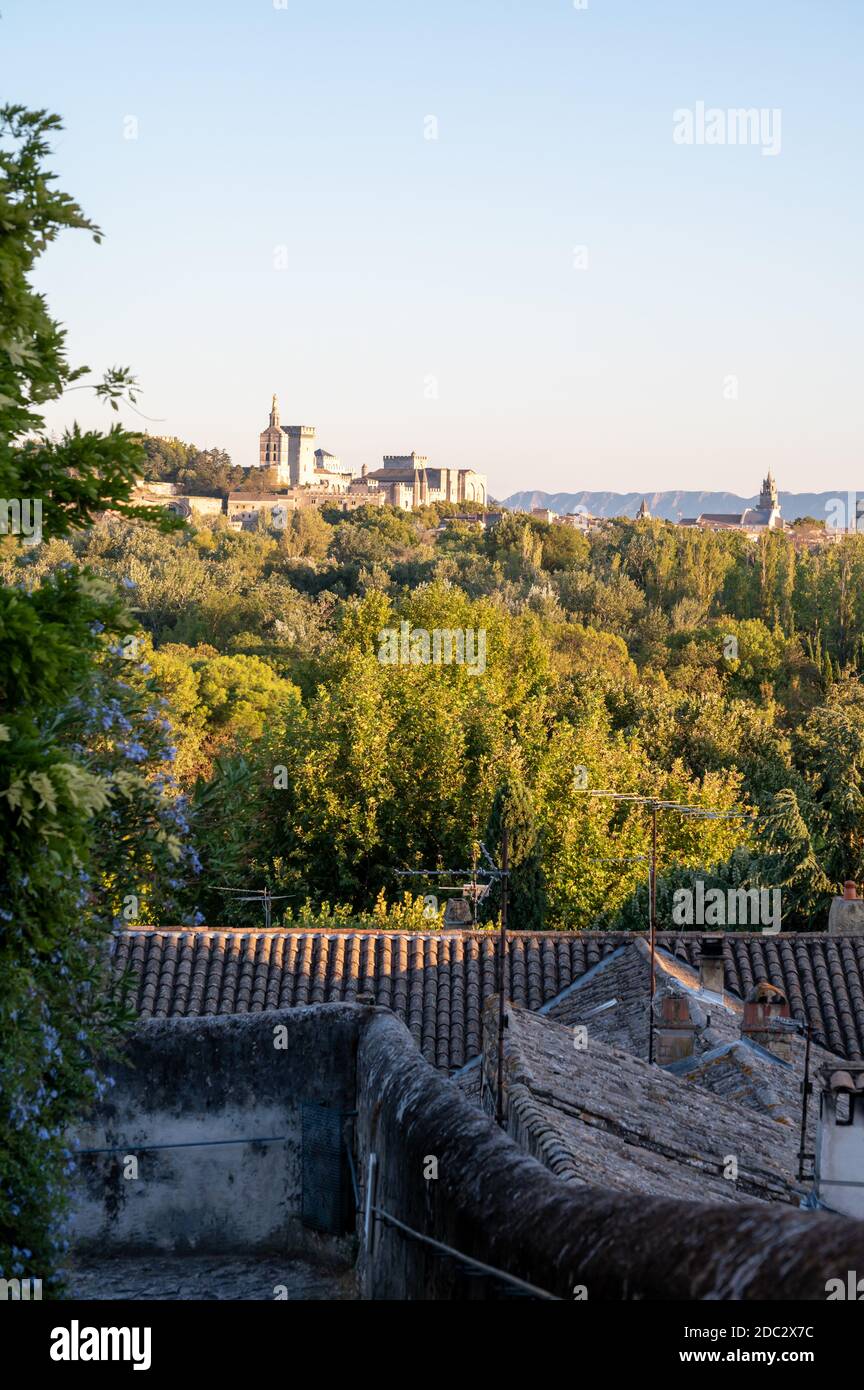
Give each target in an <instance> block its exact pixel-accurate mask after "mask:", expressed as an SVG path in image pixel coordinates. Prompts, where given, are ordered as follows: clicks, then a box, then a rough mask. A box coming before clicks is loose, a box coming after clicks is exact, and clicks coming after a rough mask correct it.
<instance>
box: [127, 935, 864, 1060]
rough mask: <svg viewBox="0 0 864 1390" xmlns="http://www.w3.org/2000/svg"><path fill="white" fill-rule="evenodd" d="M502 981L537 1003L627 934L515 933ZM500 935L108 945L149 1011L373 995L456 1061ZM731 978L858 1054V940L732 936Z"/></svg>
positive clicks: (192, 1011)
mask: <svg viewBox="0 0 864 1390" xmlns="http://www.w3.org/2000/svg"><path fill="white" fill-rule="evenodd" d="M509 939H510V960H509V970H508V979H507V980H506V981H505V988H506V990H507V993H508V995H509V997H510V998H511V999H513V1001H514V1003H516V1004H520V1005H522V1006H523V1007H525V1008H528V1009H539V1008H540V1007H541V1005H543V1004H545V1003H547V1002H548V1001H549V1000H550V999H553V998H554V997H555V995H557V994H559V993H560V992H561V991H562V990H563V989H566V988H567V986H568V985H569V984H571V983H572V981H573V980H575V979H577V978H578V977H579V976H580V975H582V974H584V973H585V971H586V970H589V969H591V967H592V966H594V965H596V964H597V963H598V961H600V960H602V959H603V958H604V957H605V956H607V955H610V954H611V952H612V951H614V950H615V949H616V948H617V947H618V946H621V945H622V944H624V943H626V942H630V941H632V940H633V934H632V933H626V932H582V933H577V932H511V933H510V938H509ZM496 940H497V938H496V935H495V933H493V932H488V931H481V932H473V931H465V932H456V931H436V932H387V931H382V932H367V931H345V932H326V931H302V930H283V929H272V930H270V931H265V930H263V929H259V930H254V929H250V930H246V929H242V930H241V929H237V928H225V929H222V930H220V929H216V928H206V927H194V928H177V929H165V928H156V927H138V928H136V929H134V930H129V931H122V932H118V933H117V934H116V935H115V936H114V938H113V941H112V956H113V963H114V967H115V969H116V970H117V971H118V972H120V973H122V972H124V971H125V970H127V968H129V969H131V977H132V988H133V993H132V1000H133V1003H134V1004H135V1007H136V1008H137V1010H138V1012H139V1013H140V1014H141V1015H142V1017H145V1018H151V1017H155V1018H165V1017H168V1016H170V1015H175V1014H176V1015H181V1016H190V1015H199V1014H225V1013H249V1012H257V1011H259V1010H262V1009H275V1008H290V1007H292V1006H294V1005H298V1004H316V1003H329V1002H332V1001H337V1000H349V1001H350V1000H353V999H356V998H357V996H358V995H360V994H370V995H372V996H373V998H374V1002H375V1003H377V1004H384V1005H387V1007H388V1008H391V1009H393V1011H394V1012H395V1013H396V1014H398V1016H399V1017H400V1018H401V1019H402V1020H403V1021H404V1022H405V1023H406V1025H407V1026H408V1028H409V1029H410V1031H411V1033H412V1034H413V1036H414V1038H415V1040H416V1042H417V1044H418V1046H419V1047H420V1048H421V1049H422V1051H423V1053H424V1055H425V1056H426V1058H427V1059H428V1060H429V1061H430V1062H431V1063H433V1065H435V1066H438V1067H441V1068H443V1069H445V1070H448V1069H453V1068H456V1067H459V1066H462V1065H463V1064H464V1063H465V1062H467V1061H469V1060H470V1059H471V1058H472V1057H475V1056H476V1055H477V1054H478V1052H479V1051H480V1046H481V1011H482V1007H483V1000H484V999H485V998H486V997H487V996H488V995H489V994H492V993H494V992H495V989H496V980H495V951H496ZM657 940H658V944H660V945H662V946H663V947H664V948H665V949H666V950H667V951H671V952H672V953H674V954H676V955H678V956H680V957H681V959H684V960H686V961H688V962H689V963H690V964H691V965H693V966H698V964H699V959H700V954H701V934H699V933H671V932H663V933H658V937H657ZM725 959H726V987H727V989H731V990H733V991H734V992H735V993H736V994H738V995H739V996H740V997H742V998H743V997H744V996H745V995H746V993H747V991H748V990H749V989H750V988H751V986H752V985H754V984H756V983H758V981H760V980H769V981H770V982H771V983H772V984H776V985H779V986H780V988H781V989H782V990H783V991H784V992H785V994H786V996H787V998H788V999H789V1003H790V1005H791V1008H792V1012H793V1014H794V1015H795V1016H796V1017H798V1018H804V1017H805V1016H806V1017H808V1018H809V1019H810V1021H811V1023H812V1024H813V1027H814V1032H815V1037H816V1039H817V1041H818V1042H820V1043H822V1044H823V1045H824V1046H826V1047H827V1048H829V1049H830V1051H832V1052H835V1053H838V1054H839V1055H840V1056H843V1057H848V1058H850V1059H853V1060H858V1059H861V1058H864V937H860V936H859V937H853V936H847V937H843V936H830V937H829V936H827V935H825V934H824V933H806V934H805V933H781V934H779V935H777V936H762V935H757V934H755V933H754V934H751V933H744V932H741V933H738V932H736V933H729V934H728V935H727V936H726V940H725Z"/></svg>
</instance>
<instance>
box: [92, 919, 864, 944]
mask: <svg viewBox="0 0 864 1390" xmlns="http://www.w3.org/2000/svg"><path fill="white" fill-rule="evenodd" d="M145 932H146V933H150V934H151V935H158V934H160V933H161V934H162V935H165V936H167V935H170V934H172V933H175V932H176V933H194V932H200V933H202V934H206V933H207V932H222V933H225V934H230V935H237V936H249V935H250V934H251V935H256V936H292V935H293V936H306V935H309V936H380V937H400V936H419V937H423V938H424V940H425V939H429V940H433V941H441V940H443V939H444V938H445V937H465V938H468V937H476V938H478V939H479V940H481V941H490V940H497V937H498V928H497V927H441V928H427V929H426V930H423V929H422V928H417V927H284V926H271V927H265V926H263V925H261V926H257V927H232V926H207V925H203V924H199V925H198V926H185V927H184V926H161V925H160V926H154V925H152V924H150V923H145V922H141V923H138V924H136V925H134V926H133V925H131V924H130V925H129V926H123V927H115V928H114V929H113V930H112V935H113V936H139V935H141V934H143V933H145ZM507 936H508V939H509V938H510V937H514V936H518V937H519V938H520V939H521V938H523V937H530V938H531V939H534V938H537V939H538V940H547V941H573V940H577V941H621V942H627V941H648V940H649V933H648V932H647V931H622V930H618V931H593V930H586V931H581V930H578V929H574V930H572V931H571V930H569V929H565V930H561V931H530V930H527V929H526V930H522V929H520V928H519V927H511V928H510V929H509V930H508V932H507ZM706 936H722V937H723V938H724V939H726V938H728V939H729V940H730V941H762V942H764V943H765V944H766V945H767V944H770V942H772V941H784V942H786V941H860V940H861V936H860V934H856V933H852V932H848V933H831V934H830V935H829V933H828V932H827V931H808V932H803V931H784V932H771V933H768V934H766V933H765V932H761V931H730V930H728V929H724V928H722V927H705V928H704V929H703V930H702V931H677V930H671V929H670V930H669V931H658V932H657V937H656V939H657V941H662V942H663V944H664V945H666V944H668V942H670V941H678V940H682V939H683V940H684V941H701V940H702V939H703V938H704V937H706Z"/></svg>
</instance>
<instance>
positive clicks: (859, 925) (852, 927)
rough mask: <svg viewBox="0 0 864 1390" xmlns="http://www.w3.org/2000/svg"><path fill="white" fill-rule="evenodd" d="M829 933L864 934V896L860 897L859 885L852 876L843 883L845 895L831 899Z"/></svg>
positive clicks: (833, 934) (843, 934)
mask: <svg viewBox="0 0 864 1390" xmlns="http://www.w3.org/2000/svg"><path fill="white" fill-rule="evenodd" d="M828 934H829V936H864V898H859V897H858V887H857V885H856V883H855V882H854V880H853V879H851V878H847V880H846V882H845V883H844V884H843V896H842V897H836V898H832V899H831V910H830V911H829V913H828Z"/></svg>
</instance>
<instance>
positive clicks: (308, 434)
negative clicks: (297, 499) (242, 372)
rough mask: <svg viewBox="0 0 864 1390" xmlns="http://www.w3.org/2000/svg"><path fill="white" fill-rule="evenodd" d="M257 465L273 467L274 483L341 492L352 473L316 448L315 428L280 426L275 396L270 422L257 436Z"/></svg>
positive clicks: (345, 487)
mask: <svg viewBox="0 0 864 1390" xmlns="http://www.w3.org/2000/svg"><path fill="white" fill-rule="evenodd" d="M258 462H259V464H260V466H261V467H262V468H272V469H273V470H274V472H275V476H276V481H277V483H278V484H280V485H287V486H290V487H309V486H311V487H319V488H325V489H326V490H327V491H328V492H344V491H345V490H346V489H347V487H348V485H349V484H350V482H351V472H350V470H349V469H347V468H346V467H345V466H344V465H343V464H342V462H341V461H340V460H339V459H338V458H337V457H336V455H335V454H328V453H327V452H326V450H324V449H316V448H315V426H314V425H283V424H282V423H281V421H280V419H279V402H278V400H277V399H276V397H275V396H274V397H273V401H272V403H271V406H270V423H269V424H268V426H267V428H266V429H265V430H262V431H261V433H260V435H259V436H258Z"/></svg>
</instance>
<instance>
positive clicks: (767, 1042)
mask: <svg viewBox="0 0 864 1390" xmlns="http://www.w3.org/2000/svg"><path fill="white" fill-rule="evenodd" d="M796 1031H797V1030H796V1027H795V1025H794V1024H793V1022H792V1019H791V1016H790V1010H789V1001H788V999H787V998H786V995H785V994H784V993H783V991H782V989H778V988H777V986H776V985H771V984H769V983H768V981H767V980H760V982H759V984H758V985H754V986H753V988H752V989H751V990H750V992H749V994H748V995H747V998H746V999H745V1001H744V1017H743V1019H742V1020H741V1037H742V1038H743V1039H744V1040H745V1042H754V1043H758V1044H759V1046H760V1047H764V1048H766V1049H767V1050H768V1051H769V1052H773V1053H774V1056H775V1057H780V1058H782V1060H783V1061H785V1062H789V1061H791V1060H792V1037H793V1035H794V1034H795V1033H796Z"/></svg>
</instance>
